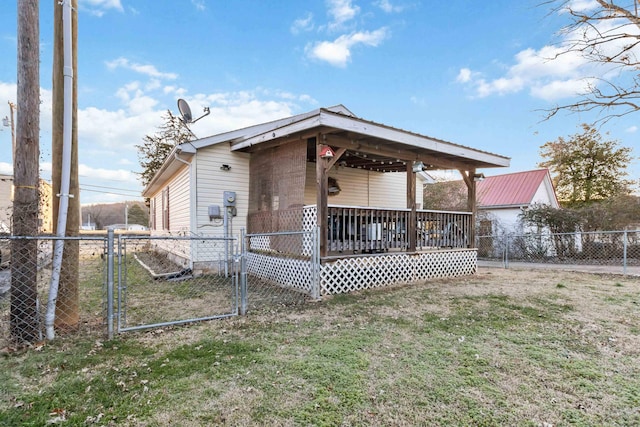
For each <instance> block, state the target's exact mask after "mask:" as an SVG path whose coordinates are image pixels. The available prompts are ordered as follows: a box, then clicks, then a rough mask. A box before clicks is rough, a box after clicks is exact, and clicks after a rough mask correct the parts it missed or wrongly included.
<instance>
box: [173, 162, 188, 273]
mask: <svg viewBox="0 0 640 427" xmlns="http://www.w3.org/2000/svg"><path fill="white" fill-rule="evenodd" d="M173 158H174V159H176V160H177V161H179V162H180V163H184V164H185V165H187V167H188V168H189V190H190V191H191V179H192V178H193V176H192V174H191V170H192V169H191V166H192V164H191V163H190V162H187V161H186V160H185V159H183V158H181V157H180V156H179V155H178V152H177V151H176V152H175V153H173ZM189 205H190V206H189V210H191V196H189ZM189 221H191V214H190V215H189ZM189 235H191V224H189ZM190 245H191V244H190ZM191 246H192V245H191ZM189 250H190V252H191V253H192V254H193V247H190V248H189ZM189 268H190V269H191V270H193V255H190V256H189Z"/></svg>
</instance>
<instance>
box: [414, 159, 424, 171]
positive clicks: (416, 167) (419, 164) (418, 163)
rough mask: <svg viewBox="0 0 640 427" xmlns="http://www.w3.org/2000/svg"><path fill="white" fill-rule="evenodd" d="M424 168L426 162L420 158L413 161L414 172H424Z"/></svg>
mask: <svg viewBox="0 0 640 427" xmlns="http://www.w3.org/2000/svg"><path fill="white" fill-rule="evenodd" d="M423 170H424V163H422V162H421V161H420V160H418V161H415V162H413V171H414V172H422V171H423Z"/></svg>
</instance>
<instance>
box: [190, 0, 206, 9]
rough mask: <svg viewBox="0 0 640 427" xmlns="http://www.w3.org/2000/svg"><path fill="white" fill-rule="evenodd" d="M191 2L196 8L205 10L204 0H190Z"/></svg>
mask: <svg viewBox="0 0 640 427" xmlns="http://www.w3.org/2000/svg"><path fill="white" fill-rule="evenodd" d="M191 4H193V5H194V6H195V8H196V9H197V10H205V9H206V5H205V3H204V0H191Z"/></svg>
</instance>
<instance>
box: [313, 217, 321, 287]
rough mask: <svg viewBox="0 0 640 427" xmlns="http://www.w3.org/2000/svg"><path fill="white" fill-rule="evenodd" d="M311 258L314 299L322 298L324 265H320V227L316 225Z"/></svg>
mask: <svg viewBox="0 0 640 427" xmlns="http://www.w3.org/2000/svg"><path fill="white" fill-rule="evenodd" d="M311 259H312V260H313V261H312V262H313V291H312V296H313V299H316V300H319V299H320V271H321V268H322V266H321V265H320V227H318V226H316V228H315V233H314V236H313V254H312V257H311Z"/></svg>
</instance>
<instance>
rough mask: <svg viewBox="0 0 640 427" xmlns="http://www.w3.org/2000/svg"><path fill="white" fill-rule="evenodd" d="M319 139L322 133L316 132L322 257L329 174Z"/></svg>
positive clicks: (317, 197)
mask: <svg viewBox="0 0 640 427" xmlns="http://www.w3.org/2000/svg"><path fill="white" fill-rule="evenodd" d="M321 141H322V134H321V133H318V135H317V136H316V206H317V207H318V217H317V224H318V227H320V257H321V258H322V257H326V256H327V236H328V230H327V229H328V223H327V222H328V218H329V207H328V203H327V196H328V194H329V175H328V174H327V168H326V167H325V162H326V161H325V159H323V158H322V157H321V156H320V150H321V148H322V144H321Z"/></svg>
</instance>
